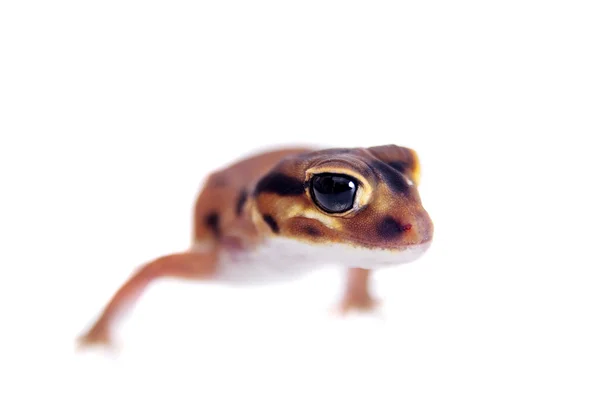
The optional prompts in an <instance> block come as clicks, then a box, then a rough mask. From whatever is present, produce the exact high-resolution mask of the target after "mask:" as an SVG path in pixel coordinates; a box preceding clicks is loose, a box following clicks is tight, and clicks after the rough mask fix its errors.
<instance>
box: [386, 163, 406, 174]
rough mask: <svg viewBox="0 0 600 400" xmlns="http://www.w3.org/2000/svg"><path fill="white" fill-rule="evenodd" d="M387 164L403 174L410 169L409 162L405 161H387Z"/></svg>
mask: <svg viewBox="0 0 600 400" xmlns="http://www.w3.org/2000/svg"><path fill="white" fill-rule="evenodd" d="M388 165H389V166H390V167H392V168H394V169H395V170H396V171H398V172H401V173H403V174H405V173H406V171H408V170H409V169H410V163H408V162H406V161H391V162H389V163H388Z"/></svg>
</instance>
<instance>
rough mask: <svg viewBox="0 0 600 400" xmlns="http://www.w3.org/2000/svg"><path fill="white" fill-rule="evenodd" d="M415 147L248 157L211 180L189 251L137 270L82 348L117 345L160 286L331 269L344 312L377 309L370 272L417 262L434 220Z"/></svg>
mask: <svg viewBox="0 0 600 400" xmlns="http://www.w3.org/2000/svg"><path fill="white" fill-rule="evenodd" d="M419 180H420V164H419V159H418V156H417V153H416V152H415V151H414V150H412V149H409V148H406V147H400V146H396V145H385V146H376V147H368V148H334V149H310V148H286V149H279V150H271V151H265V152H262V153H259V154H254V155H252V156H248V157H246V158H244V159H242V160H239V161H237V162H235V163H232V164H230V165H228V166H226V167H224V168H222V169H220V170H217V171H214V172H213V173H212V174H210V175H209V176H208V178H207V179H206V180H205V181H204V183H203V185H202V188H201V190H200V192H199V194H198V197H197V199H196V203H195V207H194V224H193V232H192V241H191V245H190V247H189V249H187V250H186V251H183V252H179V253H174V254H169V255H165V256H162V257H159V258H157V259H155V260H152V261H150V262H148V263H146V264H144V265H142V266H140V267H139V268H138V269H137V270H136V271H135V272H134V273H133V274H132V276H131V277H130V278H129V279H128V280H127V281H126V282H125V283H124V284H123V285H122V286H121V287H120V288H119V289H118V290H117V291H116V292H115V294H114V295H113V297H112V298H111V299H110V301H109V302H108V303H107V305H106V306H105V308H104V310H103V311H102V313H101V314H100V316H99V317H98V318H97V319H96V321H95V322H94V324H93V325H92V326H91V327H90V328H89V329H88V330H87V331H86V332H85V333H84V334H83V335H82V336H81V337H80V338H79V343H80V344H81V345H84V346H87V345H92V344H105V345H106V344H110V343H111V340H112V330H113V325H114V324H115V321H116V319H117V317H118V316H119V315H120V314H122V313H123V311H124V310H125V309H126V308H127V306H128V305H131V304H132V303H134V302H135V301H136V300H137V299H138V298H139V297H140V296H141V294H142V293H143V291H144V289H145V288H146V287H147V286H148V285H149V284H151V283H152V282H153V281H155V280H157V279H159V278H164V277H171V278H180V279H189V280H203V281H215V282H226V283H232V284H256V283H268V282H272V281H274V280H289V279H292V278H294V277H298V276H301V275H303V274H306V273H308V272H310V271H314V270H316V269H318V268H321V267H322V266H323V265H326V264H335V265H339V266H341V267H343V268H347V269H348V274H347V282H346V291H345V294H344V297H343V299H342V301H341V303H340V310H341V311H342V312H347V311H349V310H352V309H360V310H369V309H372V308H373V307H374V306H375V304H376V301H375V300H374V299H373V297H372V296H371V293H370V292H369V278H370V274H371V272H372V271H373V270H375V269H377V268H383V267H389V266H393V265H398V264H403V263H408V262H411V261H414V260H416V259H417V258H419V257H420V256H421V255H422V254H423V253H425V252H426V251H427V249H428V248H429V246H430V244H431V241H432V239H433V223H432V221H431V219H430V217H429V214H428V213H427V211H426V210H425V209H424V207H423V205H422V202H421V199H420V196H419V192H418V185H419Z"/></svg>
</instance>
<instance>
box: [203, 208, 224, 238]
mask: <svg viewBox="0 0 600 400" xmlns="http://www.w3.org/2000/svg"><path fill="white" fill-rule="evenodd" d="M204 223H205V224H206V226H208V228H209V229H210V230H211V231H212V232H213V233H214V234H215V236H217V237H219V236H220V235H221V228H220V226H219V214H217V213H216V212H212V213H210V214H207V215H206V216H205V217H204Z"/></svg>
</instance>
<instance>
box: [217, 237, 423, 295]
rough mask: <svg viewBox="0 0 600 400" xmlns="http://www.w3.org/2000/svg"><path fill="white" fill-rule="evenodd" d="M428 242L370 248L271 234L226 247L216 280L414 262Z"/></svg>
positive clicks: (264, 279)
mask: <svg viewBox="0 0 600 400" xmlns="http://www.w3.org/2000/svg"><path fill="white" fill-rule="evenodd" d="M428 247H429V243H424V244H419V245H412V246H406V247H404V248H402V249H398V250H385V249H368V248H363V247H355V246H351V245H345V244H319V245H317V244H312V243H305V242H301V241H297V240H293V239H287V238H270V239H267V240H266V241H265V243H264V244H263V245H261V246H259V247H258V248H257V249H255V250H252V251H241V252H232V251H223V252H222V254H221V255H220V259H219V264H218V267H217V275H216V276H215V280H216V281H218V282H223V283H232V284H259V283H268V282H273V281H285V280H289V279H292V278H295V277H300V276H303V275H305V274H307V273H309V272H311V271H315V270H318V269H321V268H323V267H325V266H332V265H333V266H339V267H361V268H367V269H377V268H385V267H392V266H395V265H400V264H405V263H409V262H412V261H414V260H416V259H417V258H419V257H420V256H421V255H422V254H423V253H424V252H425V251H426V250H427V248H428Z"/></svg>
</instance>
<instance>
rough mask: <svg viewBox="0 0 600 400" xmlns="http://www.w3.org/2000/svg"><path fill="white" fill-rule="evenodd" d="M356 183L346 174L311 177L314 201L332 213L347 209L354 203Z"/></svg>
mask: <svg viewBox="0 0 600 400" xmlns="http://www.w3.org/2000/svg"><path fill="white" fill-rule="evenodd" d="M355 194H356V183H355V182H354V180H353V179H352V178H350V177H348V176H344V175H334V174H321V175H316V176H315V177H313V179H312V195H313V198H314V200H315V203H317V205H318V206H319V207H321V208H322V209H323V210H325V211H327V212H332V213H339V212H344V211H348V210H350V209H351V208H352V206H353V205H354V195H355Z"/></svg>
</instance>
